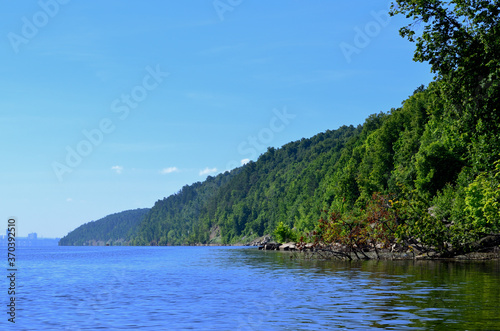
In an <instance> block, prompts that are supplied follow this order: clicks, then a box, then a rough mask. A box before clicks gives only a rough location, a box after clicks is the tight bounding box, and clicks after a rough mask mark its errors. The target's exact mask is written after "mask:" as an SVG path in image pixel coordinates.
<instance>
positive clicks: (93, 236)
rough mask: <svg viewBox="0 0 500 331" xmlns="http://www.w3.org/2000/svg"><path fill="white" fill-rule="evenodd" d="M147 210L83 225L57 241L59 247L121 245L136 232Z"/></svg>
mask: <svg viewBox="0 0 500 331" xmlns="http://www.w3.org/2000/svg"><path fill="white" fill-rule="evenodd" d="M148 211H149V208H143V209H134V210H127V211H122V212H120V213H116V214H112V215H108V216H106V217H104V218H101V219H99V220H97V221H92V222H88V223H85V224H83V225H81V226H79V227H78V228H76V229H75V230H73V231H71V232H70V233H68V234H67V235H66V236H65V237H64V238H61V240H60V241H59V245H60V246H82V245H99V244H100V245H105V244H111V245H113V244H115V245H116V244H123V243H126V242H128V241H129V240H130V238H131V237H132V236H133V235H135V233H136V232H137V227H138V225H139V223H140V222H141V220H142V219H143V218H144V215H145V214H146V213H147V212H148Z"/></svg>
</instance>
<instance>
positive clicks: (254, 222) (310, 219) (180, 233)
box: [134, 126, 362, 245]
mask: <svg viewBox="0 0 500 331" xmlns="http://www.w3.org/2000/svg"><path fill="white" fill-rule="evenodd" d="M361 132H362V129H361V126H360V127H358V128H354V127H352V126H350V127H341V128H339V129H338V130H335V131H327V132H324V133H321V134H318V135H316V136H314V137H312V138H310V139H305V138H304V139H302V140H300V141H296V142H292V143H289V144H287V145H285V146H283V147H281V148H279V149H274V148H269V149H268V151H267V152H266V153H264V154H263V155H261V157H260V158H259V159H258V161H257V162H250V163H248V164H246V165H245V166H243V167H241V168H238V169H235V170H233V171H231V172H230V173H229V172H226V173H224V174H220V175H218V176H216V177H209V178H208V179H207V180H206V181H205V182H203V183H195V184H193V185H190V186H185V187H183V188H182V190H181V191H180V192H178V193H177V194H174V195H172V196H170V197H168V198H165V199H163V200H160V201H158V202H157V203H156V204H155V206H154V207H153V208H152V209H151V211H150V212H149V213H148V215H147V216H146V217H145V219H144V221H143V222H142V223H141V225H140V229H139V233H138V236H137V238H135V239H134V244H139V245H148V244H152V245H163V244H193V243H208V242H213V243H234V242H241V241H245V242H246V241H249V240H251V239H253V238H256V237H259V236H262V235H263V234H264V233H271V232H272V231H273V229H274V228H275V227H276V225H277V224H278V222H279V221H284V220H285V221H286V222H287V223H288V224H295V225H296V226H297V227H298V228H300V229H312V228H313V227H314V224H315V221H316V220H317V219H318V217H319V215H320V211H321V209H322V208H325V207H328V206H329V205H330V204H331V200H332V199H333V194H334V193H333V191H332V189H333V186H332V180H333V176H334V174H335V170H336V168H335V164H336V163H337V162H338V160H339V159H340V158H341V155H342V151H343V150H344V149H345V148H346V147H348V145H349V142H351V143H353V142H355V140H353V139H352V138H354V137H356V136H358V135H360V133H361ZM211 233H212V238H210V234H211Z"/></svg>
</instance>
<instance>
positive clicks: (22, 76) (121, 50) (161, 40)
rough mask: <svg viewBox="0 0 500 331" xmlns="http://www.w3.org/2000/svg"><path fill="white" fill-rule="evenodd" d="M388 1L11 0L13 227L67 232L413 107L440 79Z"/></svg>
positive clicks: (1, 43) (2, 125)
mask: <svg viewBox="0 0 500 331" xmlns="http://www.w3.org/2000/svg"><path fill="white" fill-rule="evenodd" d="M389 3H390V2H389V1H373V0H365V1H350V2H349V1H319V0H311V1H305V0H289V1H284V0H277V1H272V2H271V1H245V0H244V1H238V0H215V1H214V0H196V1H195V0H193V1H159V0H157V1H95V0H88V1H70V0H41V1H23V2H19V1H2V11H1V13H0V36H1V38H0V56H1V58H0V91H1V92H0V139H1V141H2V143H1V145H0V146H1V147H0V153H1V159H2V162H1V163H0V185H1V186H0V187H1V191H0V210H1V212H2V214H1V216H0V217H1V218H3V219H4V220H3V221H2V222H5V224H7V219H8V217H10V216H15V217H17V219H18V235H20V236H26V235H27V234H28V233H30V232H37V233H38V234H39V236H41V237H61V236H64V235H65V234H67V233H68V232H69V231H71V230H73V229H74V228H76V227H78V226H79V225H81V224H83V223H86V222H88V221H91V220H97V219H99V218H101V217H104V216H106V215H108V214H111V213H115V212H119V211H122V210H127V209H134V208H143V207H151V206H153V205H154V203H155V201H157V200H159V199H162V198H163V197H166V196H168V195H170V194H173V193H175V192H177V191H179V190H180V189H181V188H182V186H184V185H186V184H191V183H193V182H196V181H203V180H204V179H205V178H206V177H207V176H208V175H215V174H218V173H221V172H224V171H225V170H228V169H231V168H234V167H236V166H238V165H240V164H242V163H244V162H246V161H248V159H252V160H256V158H257V157H258V155H260V154H261V153H263V152H265V151H266V149H267V147H269V146H274V147H279V146H281V145H283V144H285V143H287V142H290V141H295V140H299V139H301V138H303V137H311V136H313V135H315V134H317V133H319V132H323V131H325V130H328V129H336V128H338V127H339V126H342V125H350V124H353V125H357V124H361V123H363V121H364V119H365V118H366V117H367V116H368V115H370V114H373V113H377V112H380V111H384V112H386V111H389V110H390V109H391V108H393V107H398V106H400V105H401V102H402V101H403V100H404V99H405V98H407V97H408V96H409V95H410V94H411V93H412V92H413V90H414V89H415V88H417V87H418V86H419V85H420V84H428V83H429V82H430V81H431V80H432V77H433V75H432V74H431V73H430V67H429V65H428V64H421V63H414V62H413V61H412V57H413V49H414V45H412V44H411V43H409V42H408V41H406V40H404V39H402V38H401V37H400V36H399V34H398V29H399V27H401V26H402V25H403V24H404V23H405V21H404V20H403V18H401V17H394V18H389V17H388V16H387V11H388V7H389ZM0 221H1V219H0Z"/></svg>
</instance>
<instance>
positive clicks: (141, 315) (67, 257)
mask: <svg viewBox="0 0 500 331" xmlns="http://www.w3.org/2000/svg"><path fill="white" fill-rule="evenodd" d="M18 266H19V269H20V270H19V272H18V274H17V279H16V282H17V285H16V286H17V287H18V292H17V293H16V294H17V298H16V302H17V306H16V307H17V316H16V324H15V328H12V329H16V330H100V329H103V330H106V329H109V330H139V329H140V330H189V329H196V330H235V329H240V330H324V329H328V330H331V329H354V330H366V329H384V330H429V329H431V330H500V263H499V262H498V261H489V262H474V263H472V262H429V261H417V262H414V261H378V262H377V261H365V262H351V263H350V262H339V261H338V262H320V261H303V260H296V259H290V257H289V255H287V254H283V253H279V252H262V251H258V250H256V249H255V248H229V247H48V248H24V249H19V250H18ZM3 270H4V272H5V273H6V274H7V272H6V271H5V269H3ZM2 278H4V279H5V277H2ZM2 284H5V285H4V287H5V289H7V287H8V284H7V282H3V283H2ZM2 292H4V293H6V292H7V291H6V290H5V291H4V290H2ZM4 298H5V299H4V301H3V303H2V304H1V306H2V307H4V309H5V311H6V308H5V307H6V305H5V304H4V303H6V302H7V301H6V300H7V299H8V298H7V296H6V294H4ZM0 316H3V317H2V319H1V321H0V329H5V326H7V327H12V325H11V323H8V322H7V317H8V316H6V314H5V313H2V314H0Z"/></svg>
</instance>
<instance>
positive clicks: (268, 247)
mask: <svg viewBox="0 0 500 331" xmlns="http://www.w3.org/2000/svg"><path fill="white" fill-rule="evenodd" d="M258 249H259V250H262V251H275V252H280V253H285V254H291V256H290V258H293V257H295V258H303V259H310V260H347V261H348V260H352V261H355V260H361V261H362V260H385V261H390V260H394V261H396V260H433V261H491V260H500V247H499V246H496V247H493V248H492V249H491V251H488V252H479V251H478V252H469V253H464V254H457V255H455V256H450V257H443V256H440V255H439V254H437V253H435V252H427V253H421V252H416V251H406V252H395V251H391V250H390V249H378V250H375V249H373V250H370V251H366V252H344V251H340V250H338V251H336V250H332V249H317V248H313V247H312V245H306V247H305V248H302V249H298V248H297V246H296V244H295V243H285V244H279V243H272V242H269V243H264V244H262V245H259V246H258Z"/></svg>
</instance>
